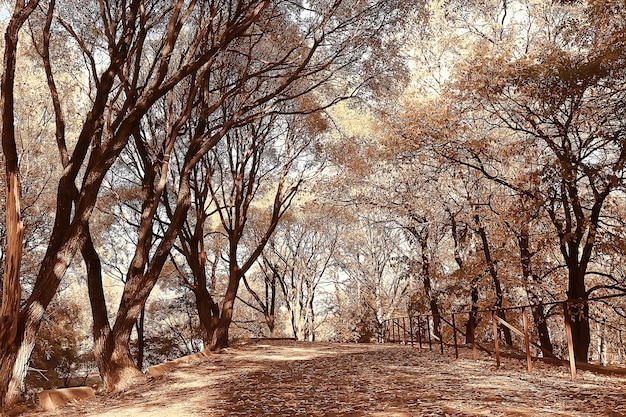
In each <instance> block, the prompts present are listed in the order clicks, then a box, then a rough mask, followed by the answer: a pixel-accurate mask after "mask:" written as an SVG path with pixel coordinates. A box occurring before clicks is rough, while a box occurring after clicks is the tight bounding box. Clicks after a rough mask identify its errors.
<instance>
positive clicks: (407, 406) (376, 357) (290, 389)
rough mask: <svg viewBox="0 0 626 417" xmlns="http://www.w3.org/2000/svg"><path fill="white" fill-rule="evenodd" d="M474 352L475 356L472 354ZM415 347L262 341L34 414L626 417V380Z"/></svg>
mask: <svg viewBox="0 0 626 417" xmlns="http://www.w3.org/2000/svg"><path fill="white" fill-rule="evenodd" d="M464 355H469V352H465V353H464ZM494 362H495V361H494V360H493V359H491V358H487V357H483V358H480V359H479V360H478V361H473V360H471V359H470V358H469V357H465V358H461V359H458V360H454V359H453V358H450V357H447V356H441V355H439V354H438V353H436V352H429V351H427V350H426V351H420V350H419V349H415V348H411V347H408V346H393V345H347V344H325V343H297V342H286V341H260V342H258V343H254V344H249V345H245V346H241V347H237V348H233V349H228V350H226V352H224V353H223V354H216V355H212V356H211V357H209V358H208V359H205V360H202V361H198V362H196V363H194V364H181V365H179V366H178V367H176V368H175V369H174V370H172V371H171V372H169V373H167V374H165V375H164V376H163V377H161V378H160V379H158V380H152V381H150V382H147V383H145V384H142V385H139V386H136V387H134V388H133V389H132V390H129V391H128V392H125V393H122V394H118V395H116V396H114V397H108V398H104V397H101V398H97V399H96V400H93V401H89V402H85V403H78V404H74V405H70V406H67V407H65V408H63V409H59V410H57V411H53V412H49V413H36V414H35V413H33V414H30V415H31V416H35V415H36V416H100V417H105V416H106V417H113V416H116V417H117V416H133V417H136V416H142V417H143V416H166V417H178V416H185V417H186V416H296V415H301V416H327V417H330V416H373V417H383V416H518V417H522V416H528V417H539V416H568V417H574V416H610V417H618V416H623V417H626V378H624V377H619V378H618V377H610V376H603V375H596V374H593V373H590V372H585V371H582V372H580V374H579V376H578V379H577V380H576V381H575V382H572V381H571V380H570V379H569V373H568V371H567V369H565V368H563V367H556V366H553V365H547V364H542V363H537V364H536V366H535V371H534V372H533V373H532V374H528V373H527V372H526V364H525V362H522V361H517V360H505V361H504V362H503V366H502V367H501V368H500V369H496V368H495V363H494Z"/></svg>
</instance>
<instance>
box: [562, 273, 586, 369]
mask: <svg viewBox="0 0 626 417" xmlns="http://www.w3.org/2000/svg"><path fill="white" fill-rule="evenodd" d="M567 300H568V304H567V305H568V307H569V314H570V317H571V321H572V340H573V343H574V356H575V357H576V361H577V362H583V363H587V362H588V360H589V358H588V352H589V345H590V344H591V329H590V328H589V303H588V301H587V292H586V291H585V280H584V273H583V271H581V268H580V267H571V268H570V269H569V290H568V292H567Z"/></svg>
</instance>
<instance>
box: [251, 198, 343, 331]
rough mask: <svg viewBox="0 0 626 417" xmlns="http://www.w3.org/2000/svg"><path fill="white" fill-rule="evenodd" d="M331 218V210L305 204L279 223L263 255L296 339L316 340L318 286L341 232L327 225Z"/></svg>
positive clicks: (330, 224) (331, 259)
mask: <svg viewBox="0 0 626 417" xmlns="http://www.w3.org/2000/svg"><path fill="white" fill-rule="evenodd" d="M332 215H333V214H332V211H330V210H319V209H315V208H314V206H313V205H312V204H306V205H305V206H304V207H302V208H301V209H300V210H298V211H297V212H294V213H293V214H292V216H291V217H290V218H289V219H287V220H286V221H284V222H283V223H281V225H280V226H279V230H277V232H276V233H275V234H274V236H273V237H272V239H271V240H270V243H269V245H268V247H267V248H266V251H265V252H264V254H263V261H264V264H265V265H267V267H268V268H269V269H270V270H271V271H272V273H273V274H274V275H275V276H276V279H277V280H278V282H279V284H280V289H281V290H282V295H283V300H284V303H285V306H286V307H287V310H288V312H289V314H290V316H291V317H290V318H291V329H292V331H293V335H294V337H295V338H296V340H315V330H316V322H315V318H316V314H315V301H316V296H318V295H319V289H318V286H319V285H320V283H321V282H322V280H323V279H324V277H325V276H326V275H327V273H328V271H329V268H330V267H331V264H332V262H333V258H334V256H335V251H336V246H337V244H338V240H339V236H340V235H342V234H343V233H344V231H343V230H342V228H341V227H340V226H339V225H336V224H333V223H330V222H328V220H327V219H328V217H330V216H332Z"/></svg>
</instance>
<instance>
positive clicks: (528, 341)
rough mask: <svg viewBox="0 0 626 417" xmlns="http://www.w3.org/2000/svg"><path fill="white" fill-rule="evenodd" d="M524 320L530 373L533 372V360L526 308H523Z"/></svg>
mask: <svg viewBox="0 0 626 417" xmlns="http://www.w3.org/2000/svg"><path fill="white" fill-rule="evenodd" d="M522 318H523V319H524V344H525V345H526V362H527V363H528V372H529V373H531V372H532V371H533V360H532V356H531V354H530V337H529V336H528V315H527V314H526V307H522Z"/></svg>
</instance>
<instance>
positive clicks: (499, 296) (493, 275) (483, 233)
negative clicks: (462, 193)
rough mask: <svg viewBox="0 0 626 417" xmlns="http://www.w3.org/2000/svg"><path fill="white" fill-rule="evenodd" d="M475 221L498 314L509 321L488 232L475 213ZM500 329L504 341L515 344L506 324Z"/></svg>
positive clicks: (509, 344) (510, 344) (511, 344)
mask: <svg viewBox="0 0 626 417" xmlns="http://www.w3.org/2000/svg"><path fill="white" fill-rule="evenodd" d="M474 222H475V223H476V226H478V234H479V236H480V240H481V242H482V244H483V253H484V255H485V262H486V264H487V268H489V275H491V279H492V280H493V286H494V290H495V292H496V300H495V303H494V307H495V308H496V315H497V316H498V317H500V318H501V319H502V320H504V321H507V319H506V313H505V312H504V310H501V308H502V302H503V300H504V297H503V293H502V286H501V284H500V278H499V277H498V271H497V270H496V264H495V262H494V260H493V257H492V256H491V249H490V248H489V240H488V239H487V232H486V230H485V228H484V227H483V225H482V223H481V221H480V218H479V217H478V214H474ZM499 329H500V331H501V332H502V333H503V334H504V341H505V343H506V344H507V345H508V346H513V336H512V335H511V330H510V329H509V328H508V327H506V326H501V327H500V328H499Z"/></svg>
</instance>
